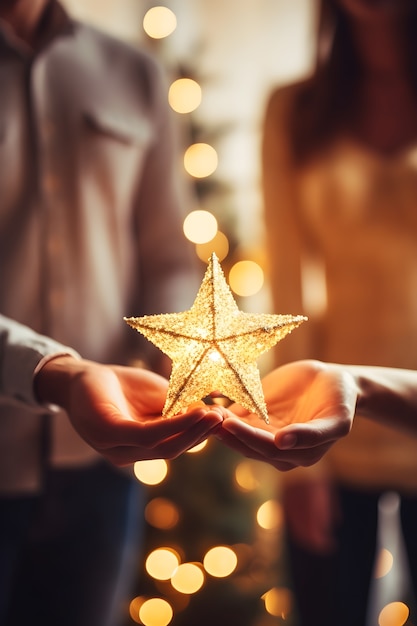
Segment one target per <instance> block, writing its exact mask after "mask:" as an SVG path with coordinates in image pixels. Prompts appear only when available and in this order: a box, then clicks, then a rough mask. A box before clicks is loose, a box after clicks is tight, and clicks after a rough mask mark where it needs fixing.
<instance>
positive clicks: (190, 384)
mask: <svg viewBox="0 0 417 626" xmlns="http://www.w3.org/2000/svg"><path fill="white" fill-rule="evenodd" d="M306 319H307V318H306V317H304V316H302V315H297V316H293V315H274V314H256V313H245V312H243V311H240V310H239V308H238V306H237V303H236V301H235V300H234V298H233V295H232V292H231V291H230V288H229V286H228V284H227V282H226V279H225V277H224V274H223V270H222V268H221V266H220V263H219V260H218V258H217V256H216V255H215V254H214V253H213V254H212V256H211V258H210V260H209V264H208V266H207V270H206V273H205V275H204V278H203V281H202V283H201V286H200V289H199V291H198V293H197V296H196V298H195V300H194V304H193V305H192V307H191V308H190V309H189V310H188V311H184V312H182V313H165V314H161V315H146V316H143V317H125V318H124V320H125V321H126V322H127V323H128V324H129V325H130V326H131V327H132V328H135V329H136V330H137V331H138V332H140V333H142V334H143V335H144V336H145V337H146V338H147V339H148V340H149V341H151V342H152V343H153V344H155V345H156V346H157V347H158V348H159V349H160V350H161V351H162V352H164V353H165V354H166V355H167V356H168V357H170V359H171V360H172V373H171V377H170V380H169V386H168V392H167V398H166V402H165V406H164V408H163V415H164V416H165V417H172V416H174V415H175V414H177V413H179V412H180V411H181V410H183V409H185V408H186V407H187V406H189V405H190V404H192V403H193V402H196V401H198V400H201V399H202V398H205V397H207V396H208V395H210V393H213V392H216V391H217V392H220V393H221V394H223V395H224V396H226V397H227V398H229V400H232V401H234V402H237V403H238V404H241V405H242V406H243V407H244V408H246V409H247V410H248V411H250V412H251V413H257V414H258V415H259V416H260V417H262V418H263V419H264V420H265V422H267V423H268V412H267V408H266V404H265V400H264V396H263V390H262V384H261V379H260V373H259V370H258V367H257V364H256V359H257V358H258V357H259V356H260V355H261V354H263V353H264V352H266V351H267V350H269V349H270V348H272V347H273V346H274V345H275V344H276V343H278V342H279V341H281V339H283V338H284V337H285V336H286V335H287V334H288V333H290V332H291V331H292V330H293V329H294V328H296V327H297V326H299V325H300V324H301V323H302V322H303V321H305V320H306Z"/></svg>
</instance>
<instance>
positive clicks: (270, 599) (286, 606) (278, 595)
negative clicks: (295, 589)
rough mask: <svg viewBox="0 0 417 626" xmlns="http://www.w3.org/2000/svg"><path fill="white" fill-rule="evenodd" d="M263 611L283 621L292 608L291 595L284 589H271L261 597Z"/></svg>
mask: <svg viewBox="0 0 417 626" xmlns="http://www.w3.org/2000/svg"><path fill="white" fill-rule="evenodd" d="M262 599H263V601H264V602H265V609H266V611H267V612H268V613H269V614H270V615H274V616H275V617H280V618H281V619H283V620H285V619H286V618H287V616H288V615H289V614H290V613H291V610H292V606H293V598H292V593H291V591H290V590H289V589H287V588H286V587H273V588H272V589H270V590H269V591H267V592H266V593H264V595H263V596H262Z"/></svg>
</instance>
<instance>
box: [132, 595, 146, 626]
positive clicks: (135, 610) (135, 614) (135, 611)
mask: <svg viewBox="0 0 417 626" xmlns="http://www.w3.org/2000/svg"><path fill="white" fill-rule="evenodd" d="M145 600H146V598H144V597H143V596H136V598H133V600H131V602H130V604H129V615H130V617H131V618H132V619H133V621H134V622H136V623H137V624H140V619H139V609H140V607H141V606H142V604H143V603H144V602H145Z"/></svg>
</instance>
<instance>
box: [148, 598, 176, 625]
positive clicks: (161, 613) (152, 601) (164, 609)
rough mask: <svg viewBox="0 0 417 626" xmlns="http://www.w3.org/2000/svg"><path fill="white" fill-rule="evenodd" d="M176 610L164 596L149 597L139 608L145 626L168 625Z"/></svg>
mask: <svg viewBox="0 0 417 626" xmlns="http://www.w3.org/2000/svg"><path fill="white" fill-rule="evenodd" d="M173 615H174V612H173V610H172V607H171V605H170V604H169V602H167V601H166V600H164V599H163V598H149V600H146V601H145V602H144V603H143V604H142V606H141V607H140V609H139V619H140V621H141V622H142V624H144V626H167V625H168V624H169V623H170V621H171V620H172V617H173Z"/></svg>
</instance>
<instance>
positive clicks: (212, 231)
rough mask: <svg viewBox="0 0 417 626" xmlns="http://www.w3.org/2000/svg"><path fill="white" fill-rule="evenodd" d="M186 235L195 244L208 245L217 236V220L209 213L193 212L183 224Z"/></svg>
mask: <svg viewBox="0 0 417 626" xmlns="http://www.w3.org/2000/svg"><path fill="white" fill-rule="evenodd" d="M183 230H184V235H185V236H186V237H187V239H188V240H189V241H192V242H193V243H207V242H208V241H211V239H213V238H214V237H215V236H216V233H217V220H216V218H215V217H214V215H213V214H212V213H210V212H209V211H203V210H201V209H199V210H197V211H191V213H189V214H188V215H187V217H186V218H185V220H184V224H183Z"/></svg>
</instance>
